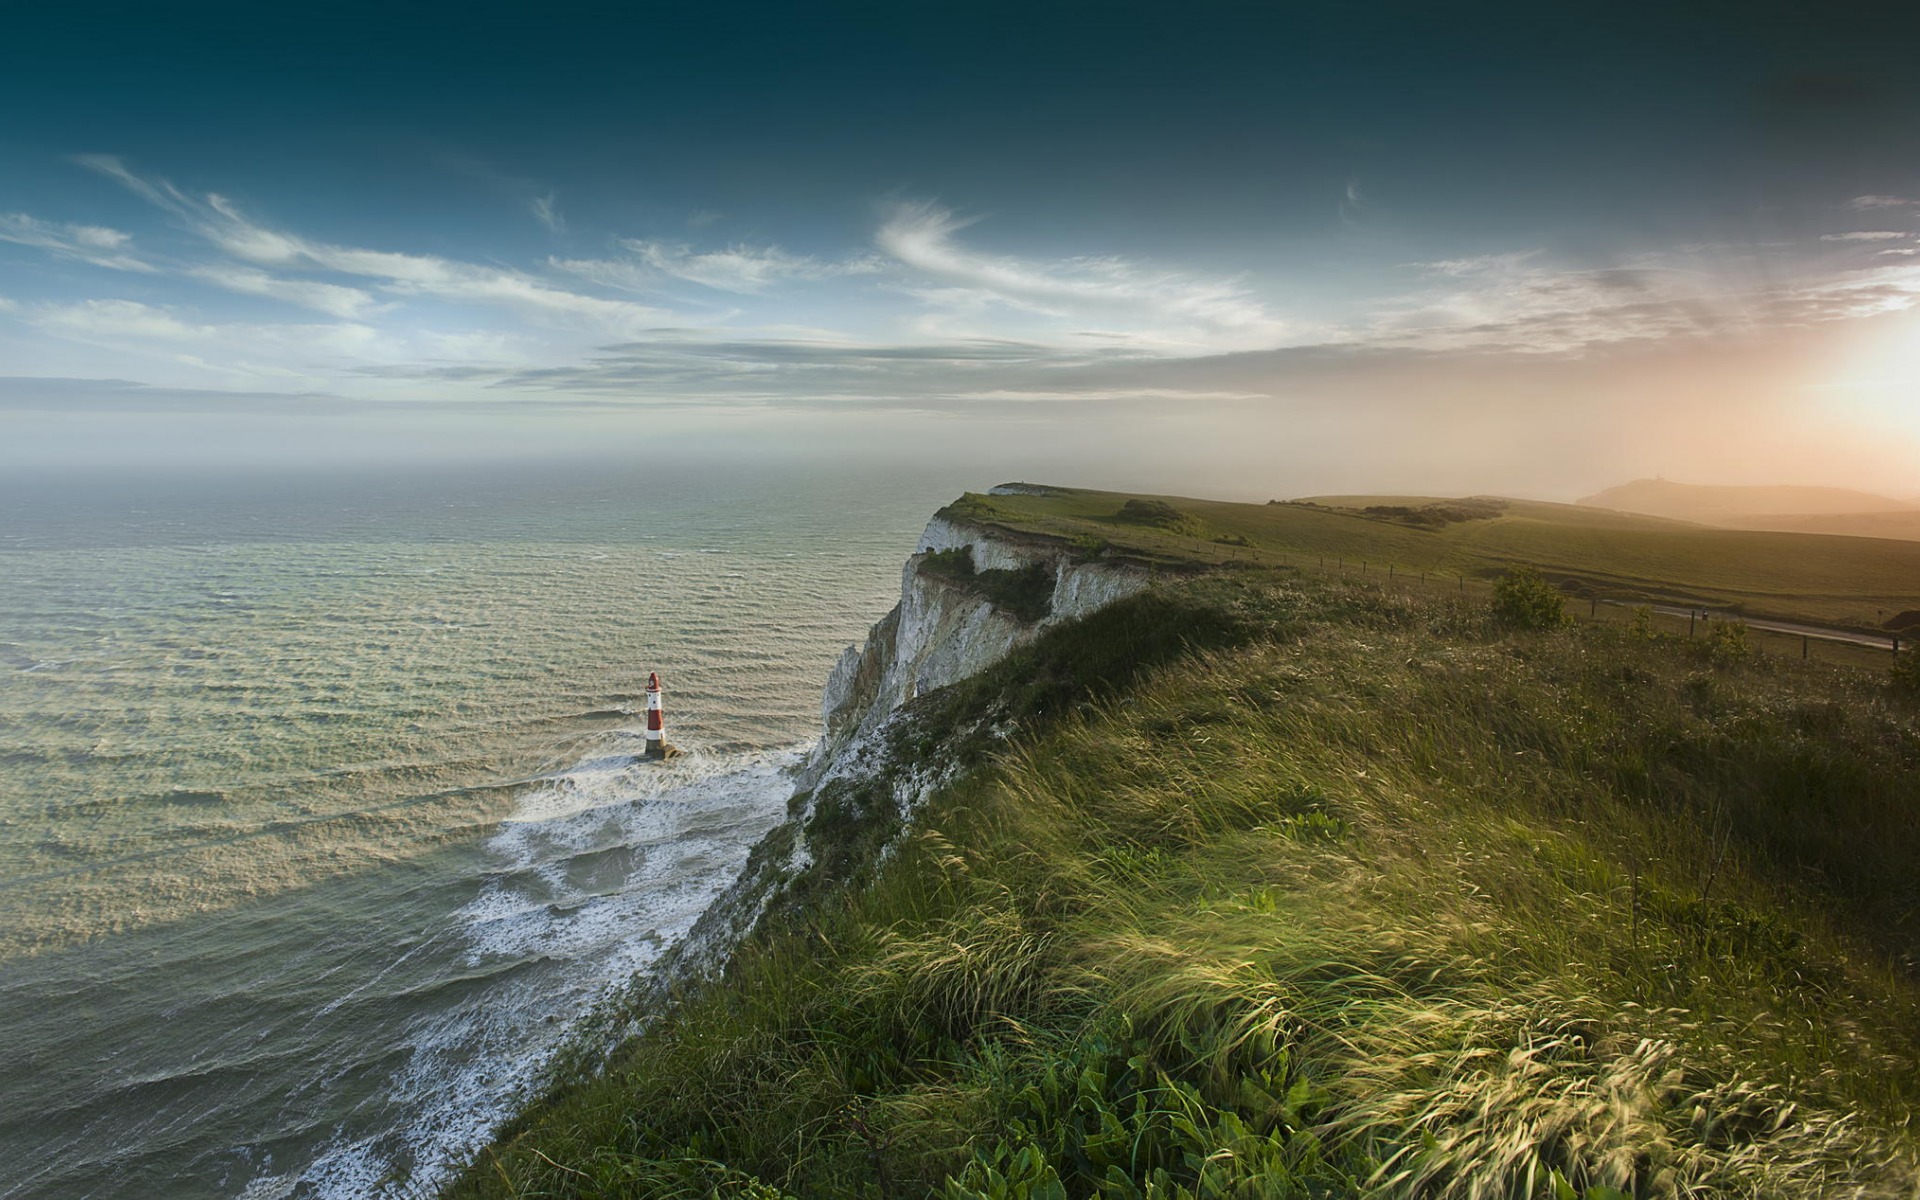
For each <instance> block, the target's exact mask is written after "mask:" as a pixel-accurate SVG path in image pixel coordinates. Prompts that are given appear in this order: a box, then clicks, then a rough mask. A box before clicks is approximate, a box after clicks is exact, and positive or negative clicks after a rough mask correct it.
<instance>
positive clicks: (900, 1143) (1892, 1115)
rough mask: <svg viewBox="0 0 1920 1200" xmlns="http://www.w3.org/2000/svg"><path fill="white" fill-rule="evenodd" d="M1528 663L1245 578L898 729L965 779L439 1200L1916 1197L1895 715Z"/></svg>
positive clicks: (1805, 671) (777, 917) (1773, 681)
mask: <svg viewBox="0 0 1920 1200" xmlns="http://www.w3.org/2000/svg"><path fill="white" fill-rule="evenodd" d="M998 499H999V498H996V500H998ZM1108 511H1111V510H1110V509H1109V510H1108ZM1555 598H1556V599H1557V595H1556V597H1555ZM1538 625H1540V626H1544V627H1529V628H1515V627H1513V626H1512V624H1511V623H1509V622H1504V621H1502V620H1500V619H1498V618H1496V616H1495V615H1494V613H1493V611H1492V609H1491V607H1490V605H1489V603H1488V601H1487V599H1486V597H1485V596H1484V594H1483V595H1480V596H1472V595H1463V596H1446V595H1434V596H1424V595H1409V594H1406V593H1402V592H1396V591H1393V590H1390V589H1386V588H1382V587H1380V586H1379V585H1377V584H1374V583H1369V582H1365V581H1358V582H1356V581H1352V580H1343V579H1326V578H1321V577H1306V576H1302V575H1299V574H1296V573H1292V572H1284V571H1281V572H1255V571H1244V570H1243V571H1240V572H1236V573H1233V574H1231V575H1212V576H1206V577H1201V578H1197V579H1189V580H1185V581H1183V582H1178V583H1170V584H1163V585H1162V586H1160V587H1156V588H1154V589H1152V590H1150V591H1149V592H1147V593H1145V594H1143V595H1140V596H1137V597H1135V598H1133V599H1132V600H1129V601H1124V602H1122V603H1120V604H1118V605H1115V606H1114V607H1112V608H1110V609H1107V610H1105V611H1103V612H1102V613H1099V614H1096V616H1095V617H1093V618H1092V619H1090V620H1089V621H1087V622H1084V623H1081V624H1077V625H1071V626H1066V627H1062V628H1059V629H1056V630H1054V631H1052V632H1051V633H1050V634H1048V635H1047V636H1046V637H1044V638H1042V639H1041V640H1040V641H1039V642H1038V643H1036V644H1035V645H1034V646H1032V647H1030V648H1028V649H1027V650H1025V651H1023V652H1021V653H1020V654H1018V655H1016V656H1015V657H1014V658H1012V659H1010V660H1008V661H1007V662H1005V663H1003V664H1001V666H1000V667H998V668H996V669H994V670H992V671H990V672H988V673H986V674H984V675H982V676H978V677H976V678H974V679H971V680H968V681H965V682H963V683H962V684H959V685H956V687H955V688H952V689H947V690H945V691H942V692H936V693H932V694H930V695H928V696H926V697H923V698H922V699H921V700H920V701H918V702H917V704H918V708H917V711H916V718H915V722H914V727H915V728H916V729H918V730H919V731H920V733H921V734H922V735H924V736H926V737H927V738H929V739H930V741H929V744H930V745H931V744H933V743H934V742H937V741H938V740H939V739H940V738H941V737H942V736H949V735H952V734H954V733H955V732H956V731H964V730H966V729H970V728H973V726H968V725H965V724H964V723H965V722H967V721H975V722H977V721H978V717H979V714H980V712H981V711H982V707H983V706H986V707H987V708H988V709H990V710H991V712H992V715H993V720H992V722H991V723H992V724H993V725H994V726H995V727H997V728H999V729H1001V730H1002V731H1003V732H1005V733H1007V736H1006V737H1004V738H995V737H987V736H977V737H970V738H969V739H968V741H967V753H968V755H969V756H970V759H971V761H973V762H974V763H975V769H974V770H972V771H970V772H969V773H967V774H965V775H963V776H962V777H961V778H960V779H959V780H958V781H957V782H956V783H954V784H953V785H951V786H949V787H948V788H946V789H945V790H943V791H941V792H940V793H938V794H937V795H935V796H934V797H933V799H932V800H931V801H930V802H929V803H928V805H927V806H926V808H925V809H924V810H923V811H922V812H920V813H919V814H918V815H917V816H916V817H914V818H913V819H912V820H911V821H910V822H907V823H904V824H901V823H899V822H898V819H897V815H896V819H895V824H893V825H892V826H889V827H887V829H886V832H885V833H884V835H883V836H881V837H879V838H878V839H877V841H876V840H874V839H871V838H869V840H867V841H865V842H863V843H861V844H860V847H859V851H858V853H857V854H849V855H846V856H843V857H842V858H841V859H840V860H839V861H842V862H843V863H846V862H854V861H857V862H859V863H860V864H863V868H862V869H861V870H858V871H848V872H845V873H842V874H839V875H837V876H835V877H834V878H832V879H828V878H826V877H825V876H822V877H820V878H818V879H817V880H816V881H815V885H814V886H812V887H811V888H809V889H807V890H805V891H804V892H803V893H801V894H799V895H798V897H797V900H796V902H793V903H786V904H782V905H779V906H776V908H775V909H774V910H773V911H771V912H770V913H769V915H768V917H767V918H766V919H765V920H764V921H763V923H762V926H761V928H760V929H759V930H758V932H757V933H756V934H755V935H754V936H753V937H752V938H751V939H750V940H749V942H748V943H747V944H746V945H745V946H744V947H743V948H742V950H741V951H740V953H739V954H738V955H737V956H736V958H735V959H734V961H733V963H732V965H731V967H730V969H729V970H728V972H727V974H726V976H725V978H724V979H722V980H719V981H717V982H714V983H711V984H706V985H702V986H699V987H695V988H691V989H690V990H689V991H687V993H686V994H684V995H682V996H680V997H679V998H678V1000H677V1001H676V1002H675V1003H674V1004H673V1005H671V1006H670V1007H668V1008H667V1009H666V1010H665V1011H662V1012H659V1013H657V1014H655V1018H656V1019H655V1021H654V1024H653V1026H652V1028H651V1030H650V1031H649V1032H648V1033H647V1034H646V1035H645V1036H643V1037H640V1038H638V1039H636V1040H634V1041H632V1042H630V1043H628V1044H627V1045H625V1046H624V1047H622V1048H621V1049H620V1051H619V1052H618V1053H617V1054H616V1055H615V1056H614V1057H613V1059H612V1060H611V1063H610V1065H609V1066H608V1067H607V1068H606V1069H605V1070H604V1071H600V1072H598V1073H594V1074H591V1075H585V1074H583V1075H582V1076H581V1077H579V1078H576V1079H572V1080H569V1081H565V1082H564V1083H563V1084H562V1085H561V1086H559V1087H558V1088H556V1090H555V1091H554V1092H553V1093H552V1094H551V1095H550V1096H548V1097H547V1098H546V1099H545V1100H544V1101H542V1102H541V1103H539V1104H536V1105H535V1106H534V1107H532V1108H531V1109H530V1110H529V1111H528V1112H527V1113H526V1114H525V1116H524V1117H523V1118H522V1119H521V1120H520V1121H518V1122H517V1123H516V1124H515V1125H514V1126H513V1127H512V1128H510V1129H508V1130H506V1131H505V1132H504V1134H503V1136H502V1137H501V1138H500V1140H499V1141H498V1142H497V1143H496V1144H495V1145H494V1146H493V1147H491V1148H489V1149H488V1150H486V1151H485V1152H484V1153H483V1154H482V1155H481V1156H480V1157H479V1158H478V1160H477V1161H475V1162H474V1163H473V1164H472V1166H471V1168H470V1169H469V1170H468V1172H467V1173H466V1174H465V1175H464V1176H463V1177H462V1178H461V1179H460V1180H459V1181H458V1182H457V1184H456V1185H455V1186H454V1187H453V1188H452V1189H451V1194H452V1195H454V1196H459V1197H470V1198H477V1197H509V1196H511V1197H526V1198H531V1197H561V1196H565V1197H596V1198H605V1197H641V1196H662V1197H666V1196H686V1197H707V1196H738V1197H763V1198H769V1200H770V1198H775V1197H839V1196H854V1197H875V1198H879V1197H901V1196H932V1197H944V1198H947V1200H978V1198H986V1197H993V1198H996V1200H998V1198H1008V1200H1011V1198H1023V1200H1025V1198H1030V1200H1041V1198H1047V1200H1056V1198H1058V1200H1064V1198H1066V1197H1115V1198H1117V1197H1141V1198H1145V1197H1156V1198H1173V1197H1339V1196H1368V1197H1407V1198H1412V1197H1422V1198H1426V1197H1483V1198H1491V1197H1513V1198H1521V1197H1525V1198H1529V1200H1531V1198H1536V1197H1537V1198H1541V1200H1565V1198H1572V1200H1619V1198H1621V1197H1633V1198H1634V1200H1647V1198H1653V1197H1676V1198H1677V1197H1704V1196H1741V1197H1782V1198H1785V1197H1821V1196H1836V1197H1837V1196H1849V1197H1852V1196H1888V1197H1892V1196H1910V1195H1912V1194H1913V1192H1914V1189H1915V1186H1916V1180H1917V1179H1920V1175H1917V1174H1916V1169H1917V1168H1916V1145H1915V1138H1914V1134H1913V1133H1912V1132H1911V1130H1910V1129H1909V1128H1908V1124H1907V1121H1908V1115H1909V1114H1910V1112H1911V1110H1912V1105H1913V1103H1914V1101H1915V1099H1916V1098H1917V1097H1920V1067H1917V1066H1916V1062H1917V1061H1920V1060H1917V1059H1916V1055H1917V1054H1920V983H1917V982H1916V971H1917V970H1920V957H1917V956H1920V822H1915V821H1914V820H1913V819H1912V815H1913V813H1914V811H1915V807H1916V804H1920V698H1913V697H1907V696H1903V695H1901V694H1900V693H1898V692H1897V691H1895V690H1892V689H1889V688H1888V687H1887V686H1886V685H1885V683H1884V680H1883V678H1881V677H1878V676H1871V675H1867V674H1865V673H1858V672H1851V671H1847V670H1844V669H1840V668H1836V667H1831V666H1825V665H1822V664H1819V663H1813V664H1802V663H1798V662H1787V661H1781V660H1778V659H1771V658H1764V657H1754V656H1735V655H1726V654H1716V653H1715V652H1714V651H1713V650H1712V649H1711V648H1710V647H1711V642H1710V640H1708V639H1700V640H1694V641H1689V640H1687V639H1685V638H1676V637H1671V636H1665V635H1662V634H1660V633H1658V632H1655V631H1654V630H1653V629H1652V628H1651V627H1641V628H1637V629H1636V628H1633V627H1629V626H1626V625H1607V624H1592V623H1581V624H1577V625H1571V626H1569V625H1564V624H1560V623H1558V622H1540V623H1538ZM863 829H865V830H866V831H867V832H865V833H863V832H861V831H862V830H863ZM870 833H871V827H870V826H865V825H863V824H862V822H860V821H848V822H844V823H842V824H839V825H827V824H822V825H820V826H819V827H817V828H815V829H811V830H809V831H808V835H807V836H808V837H809V839H810V842H809V849H810V852H811V853H812V855H813V857H814V859H815V861H816V862H819V861H823V860H830V859H832V857H833V849H834V847H835V845H836V844H851V843H847V842H845V839H858V838H862V837H868V836H869V834H870ZM877 842H885V843H886V844H887V845H889V846H890V847H891V848H890V849H889V850H887V851H886V852H885V853H882V852H880V848H879V845H878V844H877Z"/></svg>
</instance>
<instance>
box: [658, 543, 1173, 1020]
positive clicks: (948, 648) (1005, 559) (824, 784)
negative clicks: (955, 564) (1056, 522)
mask: <svg viewBox="0 0 1920 1200" xmlns="http://www.w3.org/2000/svg"><path fill="white" fill-rule="evenodd" d="M961 547H971V551H970V556H971V558H972V560H973V566H974V570H975V571H976V572H979V571H996V570H1016V571H1017V570H1024V569H1027V568H1031V567H1036V566H1038V567H1041V568H1043V569H1045V570H1047V571H1049V572H1051V573H1052V575H1053V591H1052V593H1051V595H1050V601H1051V607H1050V610H1049V611H1048V613H1047V615H1046V616H1044V617H1042V618H1040V619H1039V620H1037V621H1028V620H1023V619H1022V618H1021V617H1019V616H1016V615H1014V614H1012V613H1009V612H1005V611H1003V610H1001V609H998V608H996V607H994V605H993V603H992V602H991V601H990V600H988V599H987V598H986V596H985V595H983V594H982V592H981V590H979V589H978V588H976V587H974V586H971V585H970V584H969V582H968V581H967V580H964V579H956V578H951V577H949V576H948V575H946V574H944V573H940V572H925V573H923V572H922V571H921V570H920V567H921V564H922V563H923V562H925V561H926V556H927V554H928V553H930V552H933V551H939V550H957V549H960V548H961ZM1147 582H1148V577H1147V573H1146V571H1145V570H1144V569H1142V568H1140V567H1138V566H1134V565H1132V564H1128V563H1113V562H1084V561H1080V560H1079V558H1078V556H1077V555H1076V554H1075V553H1074V551H1073V548H1072V547H1070V546H1068V545H1066V544H1064V543H1062V542H1058V541H1054V540H1051V539H1048V538H1044V537H1027V536H1023V535H1020V534H1015V533H1009V532H1007V531H1004V530H998V529H994V528H991V527H989V526H985V525H975V524H973V523H971V522H966V521H952V520H948V519H946V518H943V517H935V518H934V519H933V521H932V522H930V523H929V524H928V525H927V529H926V532H925V533H923V534H922V535H921V537H920V544H919V548H918V550H917V551H916V552H915V554H914V555H913V557H911V558H909V559H908V560H907V564H906V568H905V569H904V570H903V571H902V572H901V577H900V603H899V604H898V605H896V606H895V607H894V609H893V611H892V612H890V613H888V614H887V615H886V616H885V617H884V618H882V619H881V621H880V622H879V623H878V624H877V625H875V626H874V627H873V629H872V630H871V631H870V632H869V633H868V635H867V640H866V643H865V644H864V645H861V646H849V647H847V649H846V652H845V653H843V654H842V655H841V656H840V660H839V662H837V663H836V664H835V665H834V668H833V671H832V673H831V674H830V675H829V676H828V678H827V687H826V692H825V694H824V696H823V697H822V698H821V704H820V709H821V713H820V715H821V720H822V723H823V724H824V726H825V728H824V731H823V734H822V736H821V739H820V743H819V745H818V746H816V747H815V748H814V751H813V754H812V755H811V756H810V757H809V759H808V761H807V764H806V766H805V768H804V769H803V770H802V771H801V773H800V777H799V779H798V780H797V781H796V782H797V789H798V792H797V797H796V798H798V799H801V800H802V803H801V804H800V806H799V808H798V809H797V810H796V811H794V812H793V814H792V815H791V816H790V817H789V818H788V820H787V821H786V822H785V823H783V824H782V825H781V826H779V827H777V828H776V829H775V831H774V833H773V834H770V835H769V836H768V839H767V841H766V842H764V843H762V846H761V847H760V848H759V849H756V851H755V855H756V860H755V861H754V862H752V863H750V864H749V866H748V869H747V871H746V872H745V873H744V874H743V875H742V876H741V877H740V879H739V880H737V881H736V882H735V883H734V885H733V887H731V888H729V889H728V891H727V893H726V895H724V896H723V897H722V898H721V899H720V900H719V901H717V902H716V903H715V904H714V905H713V906H712V907H711V908H709V909H708V910H707V912H706V913H704V914H702V916H701V918H700V921H699V923H698V924H696V926H695V927H694V929H693V931H692V932H691V933H690V934H689V935H688V936H687V938H686V940H685V941H684V942H683V943H682V944H681V945H679V946H677V947H676V948H675V950H674V952H673V953H672V954H671V955H670V956H669V957H668V958H667V959H665V960H663V961H662V964H661V966H660V967H659V968H658V970H657V971H656V973H655V974H654V975H652V976H650V977H649V980H650V982H649V983H647V984H646V985H645V986H648V987H654V988H658V989H662V990H661V992H660V994H661V995H662V996H664V995H665V991H664V989H665V988H666V987H668V986H669V985H670V984H671V983H672V981H673V980H675V979H684V978H693V977H696V976H702V975H709V974H711V973H713V972H716V971H718V970H719V969H720V968H721V966H722V965H723V964H724V963H725V962H726V959H727V956H728V955H729V954H730V953H731V952H732V948H733V946H734V945H735V944H737V943H738V941H739V939H740V938H741V937H743V936H745V935H746V933H747V931H748V930H749V929H751V928H752V927H753V925H754V923H755V922H756V921H758V920H759V919H760V917H761V914H762V913H763V912H764V911H765V910H766V906H767V905H768V904H769V903H772V902H773V898H774V897H775V896H776V895H778V894H779V892H780V890H781V888H782V887H783V886H784V881H786V880H790V879H793V878H796V877H797V876H798V875H799V874H800V873H801V872H802V871H803V870H805V869H806V868H807V866H808V865H809V864H810V862H811V854H810V851H809V849H808V842H807V839H806V836H805V833H804V831H805V830H806V828H807V825H808V822H809V821H810V820H811V819H812V817H813V815H814V813H815V806H816V805H817V803H818V797H819V795H820V793H821V791H822V790H823V789H828V788H830V787H831V785H832V784H833V783H834V782H835V781H839V782H840V783H842V784H847V783H857V782H858V781H859V780H862V779H869V780H871V779H882V778H884V779H885V780H886V786H887V788H888V790H889V792H890V799H891V802H892V805H893V807H894V810H895V813H896V815H898V816H899V817H901V818H906V817H909V816H910V815H911V814H912V813H913V811H914V810H915V809H917V808H918V807H919V806H920V804H922V803H923V802H924V801H925V800H926V798H927V797H928V796H930V795H931V794H932V793H933V792H934V791H935V790H936V789H938V788H939V787H940V786H941V785H942V784H944V783H946V782H947V781H949V780H951V779H952V778H954V776H955V774H956V773H957V772H958V770H959V769H960V767H959V764H958V762H957V761H953V760H952V759H951V756H942V755H939V754H934V755H931V756H929V758H928V759H927V760H926V761H908V762H903V761H899V758H898V756H897V755H895V754H894V753H893V752H892V751H891V749H890V747H889V744H888V743H889V739H888V737H887V736H886V734H887V730H888V727H889V722H890V721H891V720H892V719H893V718H894V716H895V714H896V713H898V712H899V711H900V708H901V706H902V705H904V704H906V703H907V702H909V701H910V700H912V699H913V698H914V697H915V696H918V695H920V694H922V693H924V692H929V691H932V690H933V689H935V688H938V687H944V686H946V685H947V684H950V683H955V682H958V681H959V680H962V679H965V678H966V677H967V676H969V675H972V674H974V673H976V672H978V671H982V670H984V669H986V668H987V667H990V666H992V665H993V664H994V663H996V662H999V661H1000V660H1001V659H1002V658H1005V657H1006V656H1007V655H1008V654H1010V653H1012V652H1013V651H1014V650H1016V649H1018V648H1019V647H1021V646H1024V645H1026V644H1027V643H1028V642H1031V641H1033V640H1034V639H1035V638H1037V637H1039V636H1040V634H1041V632H1042V631H1043V630H1045V629H1046V628H1047V627H1049V626H1052V625H1057V624H1059V623H1061V622H1063V621H1071V620H1075V619H1077V618H1080V617H1084V616H1086V615H1088V614H1089V613H1093V612H1096V611H1098V610H1099V609H1101V608H1104V607H1106V606H1107V605H1109V604H1112V603H1113V602H1114V601H1116V600H1120V599H1124V598H1125V597H1127V596H1131V595H1133V594H1134V593H1135V592H1138V591H1141V590H1142V589H1144V588H1145V587H1146V586H1147ZM770 848H772V849H770ZM890 850H891V847H890V846H889V847H888V848H887V849H883V850H882V851H881V854H882V856H884V855H885V854H887V853H889V852H890ZM762 851H768V852H767V853H766V854H764V855H763V854H762ZM663 1002H664V1001H663Z"/></svg>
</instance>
